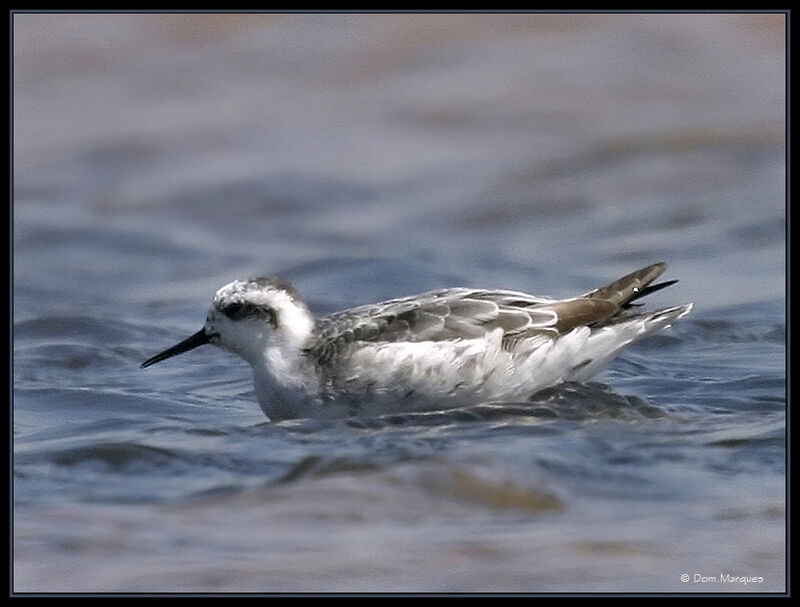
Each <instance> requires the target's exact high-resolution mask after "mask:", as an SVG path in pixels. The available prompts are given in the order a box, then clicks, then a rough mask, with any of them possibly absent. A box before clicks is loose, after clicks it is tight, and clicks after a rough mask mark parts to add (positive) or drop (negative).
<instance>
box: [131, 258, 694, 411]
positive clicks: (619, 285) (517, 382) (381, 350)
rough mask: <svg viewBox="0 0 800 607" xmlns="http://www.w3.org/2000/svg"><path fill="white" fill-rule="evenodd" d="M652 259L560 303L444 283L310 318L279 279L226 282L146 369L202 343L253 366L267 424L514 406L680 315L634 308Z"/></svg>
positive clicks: (584, 374) (594, 368) (596, 367)
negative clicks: (199, 318)
mask: <svg viewBox="0 0 800 607" xmlns="http://www.w3.org/2000/svg"><path fill="white" fill-rule="evenodd" d="M666 267H667V266H666V264H665V263H656V264H653V265H650V266H647V267H646V268H642V269H641V270H637V271H635V272H632V273H630V274H627V275H625V276H623V277H622V278H620V279H619V280H616V281H614V282H612V283H611V284H609V285H607V286H604V287H600V288H598V289H595V290H593V291H589V292H588V293H585V294H583V295H581V296H579V297H574V298H571V299H550V298H547V297H539V296H535V295H529V294H527V293H522V292H518V291H505V290H490V289H470V288H447V289H440V290H437V291H430V292H427V293H422V294H420V295H413V296H410V297H403V298H400V299H392V300H389V301H384V302H381V303H376V304H371V305H366V306H360V307H356V308H352V309H349V310H344V311H342V312H337V313H334V314H331V315H330V316H326V317H323V318H318V317H315V316H314V315H313V314H312V313H311V311H310V310H309V308H308V306H307V305H306V304H305V303H304V302H303V300H302V299H301V298H300V295H299V294H298V293H297V291H296V290H295V289H294V288H293V287H292V286H291V284H289V283H288V282H286V281H284V280H281V279H277V278H251V279H248V280H235V281H233V282H231V283H229V284H227V285H225V286H224V287H222V288H221V289H219V290H218V291H217V292H216V294H215V295H214V299H213V301H212V303H211V307H210V309H209V311H208V315H207V317H206V321H205V325H204V326H203V328H202V329H201V330H200V331H198V332H197V333H195V334H194V335H192V336H191V337H189V338H187V339H185V340H184V341H182V342H180V343H179V344H177V345H175V346H172V347H171V348H169V349H167V350H164V351H163V352H161V353H160V354H157V355H155V356H153V357H152V358H149V359H147V360H146V361H145V362H144V363H142V365H141V367H142V368H145V367H149V366H150V365H153V364H155V363H157V362H160V361H163V360H165V359H167V358H170V357H172V356H175V355H177V354H182V353H184V352H188V351H189V350H192V349H194V348H196V347H198V346H201V345H204V344H209V343H210V344H213V345H216V346H219V347H221V348H223V349H224V350H228V351H229V352H232V353H234V354H238V355H239V356H241V357H242V358H243V359H244V360H246V361H247V362H248V363H249V364H250V366H251V367H252V370H253V377H254V385H255V392H256V395H257V398H258V402H259V405H260V406H261V409H262V410H263V411H264V413H265V414H266V415H267V417H268V418H269V419H270V420H271V421H279V420H283V419H290V418H297V417H342V416H356V415H370V416H371V415H382V414H387V413H397V412H407V411H431V410H442V409H448V408H454V407H463V406H468V405H474V404H478V403H484V402H492V401H519V400H521V399H527V398H529V397H530V396H531V395H533V394H534V393H536V392H538V391H539V390H542V389H544V388H548V387H551V386H554V385H556V384H558V383H560V382H564V381H578V382H580V381H586V380H588V379H589V378H591V377H592V376H594V375H595V374H597V373H598V372H599V371H601V370H602V369H603V368H604V367H605V366H606V365H607V364H608V363H609V362H611V361H612V360H613V359H614V358H615V357H616V356H617V355H618V354H619V353H620V351H621V350H622V349H623V348H624V347H625V346H627V345H629V344H631V343H633V342H636V341H638V340H640V339H642V338H643V337H646V336H647V335H650V334H652V333H655V332H656V331H659V330H661V329H663V328H665V327H667V326H669V325H670V324H671V323H672V322H673V321H675V320H677V319H679V318H682V317H683V316H685V315H686V314H688V313H689V312H690V310H691V308H692V304H686V305H681V306H676V307H669V308H664V309H660V310H656V311H652V312H641V311H639V309H638V308H639V306H640V305H641V304H638V303H635V302H636V301H637V300H639V299H641V298H642V297H644V296H645V295H649V294H651V293H653V292H655V291H658V290H660V289H663V288H664V287H668V286H669V285H672V284H674V283H675V282H677V281H676V280H670V281H667V282H662V283H658V284H651V283H652V282H653V281H654V280H655V279H656V278H657V277H658V276H660V275H661V274H662V273H663V272H664V270H665V269H666Z"/></svg>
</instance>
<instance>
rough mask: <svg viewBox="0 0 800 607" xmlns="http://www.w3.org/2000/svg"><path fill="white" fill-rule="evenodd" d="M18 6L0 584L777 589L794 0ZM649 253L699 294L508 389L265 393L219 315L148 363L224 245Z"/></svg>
mask: <svg viewBox="0 0 800 607" xmlns="http://www.w3.org/2000/svg"><path fill="white" fill-rule="evenodd" d="M13 22H14V23H13V34H14V98H13V101H14V206H13V212H14V216H13V219H14V226H13V227H14V233H13V235H14V241H13V246H14V249H13V253H14V285H13V286H14V292H13V302H14V333H13V340H14V342H13V343H14V361H13V364H14V369H13V370H14V390H13V397H14V400H13V416H14V434H13V446H14V478H13V498H14V511H13V532H14V536H13V556H14V565H13V574H14V578H13V583H14V590H15V591H17V592H61V591H108V592H119V591H123V592H138V591H195V592H209V591H210V592H216V591H225V592H235V591H246V592H277V591H451V592H452V591H475V592H480V591H508V592H520V591H522V592H549V591H668V592H686V591H688V592H708V591H714V592H718V591H732V592H742V591H755V592H780V591H783V590H784V587H785V582H786V579H785V566H784V564H785V516H786V513H785V437H786V432H785V421H786V373H785V357H786V350H785V344H786V337H785V326H786V322H785V320H786V309H785V304H784V301H785V273H784V266H785V244H786V242H785V193H786V192H785V140H784V126H785V117H784V110H785V88H784V82H785V61H784V50H785V38H784V23H783V17H782V16H780V15H756V14H741V15H427V16H421V15H403V16H398V15H322V16H319V15H257V16H256V15H166V16H165V15H133V14H132V15H91V14H86V15H58V14H56V15H42V14H16V15H14V17H13ZM661 260H664V261H668V262H669V263H670V269H669V270H668V274H667V275H666V278H668V279H671V278H678V279H680V282H679V283H678V284H676V285H675V286H673V287H671V288H669V289H666V290H664V291H660V292H659V293H657V294H654V295H652V296H651V297H650V298H649V299H650V301H649V304H650V305H651V306H658V305H673V304H680V303H687V302H690V301H691V302H694V303H695V309H694V311H693V313H692V314H691V315H690V316H689V317H687V318H685V319H683V320H681V321H680V322H679V323H677V324H676V325H675V326H674V327H673V328H671V329H670V330H669V331H667V332H665V333H663V334H660V335H658V336H656V337H653V338H651V339H649V340H647V341H644V342H641V343H639V344H637V345H636V346H634V347H632V348H630V349H629V350H628V351H627V352H626V353H625V354H624V355H623V356H622V357H620V358H619V359H617V361H615V362H614V364H613V365H612V366H611V367H610V368H609V370H608V371H606V372H605V373H604V374H602V375H600V376H598V377H597V378H595V381H593V382H591V383H588V384H567V385H562V386H559V387H557V388H553V389H551V390H548V391H545V392H543V393H540V394H537V395H535V396H534V397H533V398H532V399H531V400H530V401H528V402H515V403H492V404H485V405H480V406H476V407H471V408H464V409H457V410H453V411H447V412H441V413H438V412H434V413H426V414H420V413H417V414H407V415H394V416H386V417H377V418H352V419H342V420H334V421H319V420H306V419H301V420H293V421H289V422H283V423H279V424H270V423H269V422H268V421H267V420H266V418H265V417H264V415H263V414H262V413H261V411H260V409H259V408H258V405H257V404H256V402H255V399H254V394H253V388H252V384H251V378H250V372H249V370H248V368H247V366H246V365H245V363H243V362H242V361H240V360H238V359H236V358H235V357H233V356H231V355H228V354H225V353H222V352H221V351H219V350H217V349H215V348H211V347H206V348H200V349H198V350H195V351H193V352H192V353H190V354H186V355H184V356H182V357H180V358H176V359H173V360H170V361H169V362H165V363H162V364H159V365H157V366H155V367H153V368H151V369H147V370H146V371H141V370H140V369H139V368H138V367H139V364H140V363H141V362H142V361H143V360H144V359H145V358H147V357H148V356H151V355H152V354H154V353H156V352H158V351H160V350H162V349H163V348H165V347H167V346H169V345H172V344H173V343H175V342H176V341H178V340H180V339H182V338H184V337H186V336H188V335H189V334H190V333H193V332H195V331H196V330H197V329H198V328H199V327H200V326H201V323H202V321H203V318H204V315H205V312H206V308H207V306H208V303H209V301H210V298H211V296H212V294H213V293H214V291H215V290H216V289H217V288H218V287H219V286H221V285H222V284H224V283H226V282H228V281H230V280H231V279H233V278H236V277H247V276H254V275H263V276H281V277H283V278H286V279H289V280H291V281H292V282H293V284H294V285H295V287H296V288H297V289H298V290H299V291H300V292H301V293H302V294H303V296H304V297H305V298H306V299H307V300H308V302H309V304H310V305H311V307H312V308H313V309H314V310H315V311H317V312H318V313H328V312H332V311H334V310H337V309H340V308H342V307H348V306H353V305H358V304H362V303H369V302H372V301H377V300H380V299H386V298H390V297H397V296H402V295H407V294H411V293H414V292H421V291H424V290H427V289H432V288H437V287H444V286H481V287H500V288H509V289H518V290H525V291H530V292H533V293H536V294H540V295H549V296H563V297H566V296H572V295H577V294H579V293H582V292H586V291H588V290H590V289H593V288H595V287H597V286H600V285H601V284H604V283H606V282H608V281H610V280H613V279H615V278H617V277H618V276H621V275H622V274H624V273H626V272H628V271H631V270H634V269H636V268H638V267H641V266H644V265H647V264H649V263H652V262H655V261H661ZM682 575H686V576H688V581H683V580H682V579H681V576H682ZM685 579H687V578H685Z"/></svg>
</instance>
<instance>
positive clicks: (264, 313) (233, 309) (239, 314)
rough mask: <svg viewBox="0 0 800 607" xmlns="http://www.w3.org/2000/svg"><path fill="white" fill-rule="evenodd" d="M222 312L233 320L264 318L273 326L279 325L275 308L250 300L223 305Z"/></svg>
mask: <svg viewBox="0 0 800 607" xmlns="http://www.w3.org/2000/svg"><path fill="white" fill-rule="evenodd" d="M221 312H222V313H223V314H224V315H225V316H227V317H228V318H230V319H231V320H243V319H245V318H263V319H265V320H266V321H267V322H269V324H271V325H272V326H273V327H277V326H278V323H277V318H276V316H275V310H273V309H272V308H268V307H266V306H257V305H255V304H252V303H248V302H242V301H234V302H231V303H229V304H227V305H225V306H223V307H222V310H221Z"/></svg>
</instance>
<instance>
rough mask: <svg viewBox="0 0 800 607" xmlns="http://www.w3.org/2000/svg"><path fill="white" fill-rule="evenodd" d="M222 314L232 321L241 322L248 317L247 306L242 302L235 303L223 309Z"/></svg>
mask: <svg viewBox="0 0 800 607" xmlns="http://www.w3.org/2000/svg"><path fill="white" fill-rule="evenodd" d="M222 313H223V314H224V315H225V316H227V317H228V318H230V319H231V320H239V319H240V318H243V317H244V316H246V315H247V306H245V305H244V304H243V303H241V302H238V301H235V302H233V303H229V304H228V305H226V306H225V307H224V308H222Z"/></svg>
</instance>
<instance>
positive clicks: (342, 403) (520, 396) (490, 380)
mask: <svg viewBox="0 0 800 607" xmlns="http://www.w3.org/2000/svg"><path fill="white" fill-rule="evenodd" d="M690 309H691V305H688V306H680V307H677V308H671V309H669V310H661V311H659V312H654V313H653V314H649V315H646V316H639V317H635V318H632V319H630V320H628V321H625V322H621V323H618V324H614V325H610V326H607V327H603V328H599V329H592V328H589V327H579V328H576V329H574V330H573V331H571V332H570V333H568V334H566V335H563V336H561V337H559V338H558V339H556V340H553V339H551V338H549V337H546V336H535V337H531V338H528V339H524V340H519V341H517V342H516V343H514V345H513V347H512V348H510V349H505V348H503V343H502V331H501V330H500V329H497V330H495V331H494V332H491V333H488V334H487V335H486V336H485V337H483V338H480V339H462V340H452V341H440V342H416V343H413V342H399V343H395V342H377V343H371V342H364V343H361V344H359V347H358V348H356V349H354V351H352V352H351V354H350V356H349V358H348V359H347V361H346V364H343V365H342V366H341V367H340V368H338V369H337V374H336V377H335V379H334V381H333V382H332V384H331V385H329V386H328V387H327V389H325V390H324V391H322V390H321V389H320V388H321V385H322V382H320V379H319V377H318V375H317V373H316V371H315V370H314V369H313V368H312V367H310V366H309V365H308V364H303V363H302V362H300V361H299V360H298V359H297V358H293V359H290V358H289V357H287V356H286V355H285V353H284V352H282V351H280V350H275V349H273V350H269V351H268V352H266V353H265V356H264V358H263V359H262V360H261V361H258V362H257V363H256V364H253V370H254V375H255V387H256V392H257V396H258V400H259V404H260V405H261V408H262V409H263V411H264V413H265V414H266V415H267V416H268V417H269V418H270V419H271V420H273V421H277V420H280V419H287V418H295V417H342V416H348V415H370V416H371V415H384V414H389V413H397V412H408V411H426V410H441V409H447V408H453V407H463V406H469V405H473V404H477V403H482V402H489V401H519V400H525V399H527V398H529V397H530V396H531V395H532V394H534V393H535V392H538V391H539V390H542V389H544V388H547V387H550V386H553V385H556V384H558V383H561V382H563V381H586V380H588V379H589V378H591V377H592V376H594V375H596V374H597V373H598V372H600V371H601V370H603V368H605V367H606V366H607V365H608V363H610V362H611V361H612V360H613V359H614V358H615V357H616V356H617V355H618V354H619V352H620V351H621V350H622V349H623V348H624V347H625V346H627V345H629V344H631V343H633V342H635V341H637V340H639V339H641V338H643V337H645V336H646V335H649V334H651V333H653V332H655V331H658V330H661V329H663V328H664V327H666V326H668V325H669V324H670V323H671V322H673V321H674V320H676V319H677V318H680V317H682V316H684V315H686V314H688V312H689V310H690Z"/></svg>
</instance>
